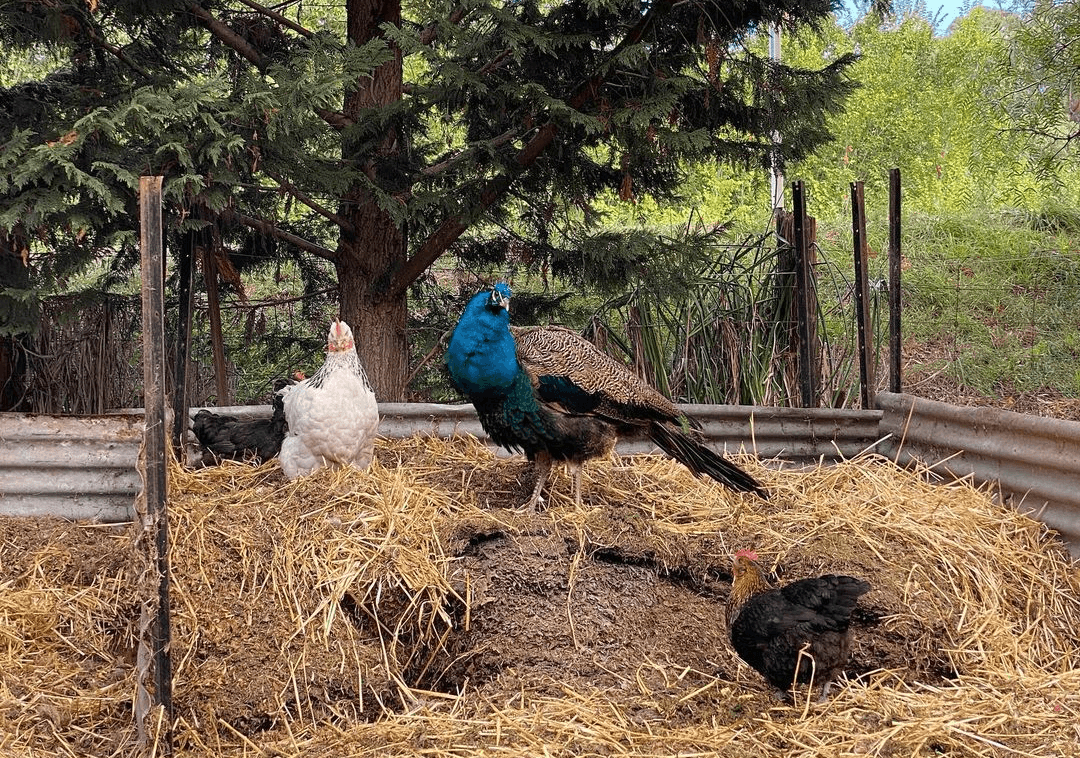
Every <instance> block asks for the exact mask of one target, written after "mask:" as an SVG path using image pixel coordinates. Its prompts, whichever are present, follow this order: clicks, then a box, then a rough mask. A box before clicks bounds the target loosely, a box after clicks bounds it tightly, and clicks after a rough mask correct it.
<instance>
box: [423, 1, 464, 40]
mask: <svg viewBox="0 0 1080 758" xmlns="http://www.w3.org/2000/svg"><path fill="white" fill-rule="evenodd" d="M463 18H465V8H464V7H462V6H460V5H458V6H455V7H454V10H452V11H450V16H449V18H448V19H447V20H448V21H449V22H450V23H451V24H460V23H461V20H462V19H463ZM435 30H436V26H435V24H431V25H430V26H428V27H426V28H425V29H424V31H422V32H420V44H421V45H430V44H431V43H433V42H434V41H435V38H436V36H438V32H437V31H435Z"/></svg>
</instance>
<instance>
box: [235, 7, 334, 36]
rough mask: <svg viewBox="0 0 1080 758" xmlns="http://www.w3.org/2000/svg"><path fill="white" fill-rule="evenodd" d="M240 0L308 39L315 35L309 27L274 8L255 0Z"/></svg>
mask: <svg viewBox="0 0 1080 758" xmlns="http://www.w3.org/2000/svg"><path fill="white" fill-rule="evenodd" d="M240 2H241V3H243V4H244V5H246V6H247V7H249V8H251V9H252V10H254V11H256V12H257V13H261V14H262V15H264V16H266V17H267V18H272V19H273V20H274V21H277V22H278V23H279V24H281V25H282V26H287V27H289V28H290V29H292V30H293V31H294V32H296V33H297V34H300V35H302V36H304V37H307V38H308V39H311V38H312V37H314V36H315V33H314V32H312V31H311V30H310V29H305V28H304V27H302V26H300V24H298V23H296V22H295V21H290V20H289V19H287V18H285V16H283V15H281V14H280V13H278V12H277V11H275V10H271V9H269V8H267V7H265V6H262V5H259V4H258V3H256V2H255V0H240Z"/></svg>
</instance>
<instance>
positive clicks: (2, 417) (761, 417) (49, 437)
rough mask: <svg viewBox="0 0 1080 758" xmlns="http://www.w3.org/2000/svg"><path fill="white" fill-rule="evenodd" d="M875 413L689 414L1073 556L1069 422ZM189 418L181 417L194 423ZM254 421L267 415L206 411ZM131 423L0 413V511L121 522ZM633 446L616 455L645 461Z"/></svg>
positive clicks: (465, 409)
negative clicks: (1028, 534) (985, 495)
mask: <svg viewBox="0 0 1080 758" xmlns="http://www.w3.org/2000/svg"><path fill="white" fill-rule="evenodd" d="M878 406H879V408H880V410H871V411H862V410H835V409H803V408H760V407H753V406H741V405H688V406H683V407H684V409H685V410H686V412H687V413H688V414H689V415H691V416H692V417H694V418H695V419H697V420H698V421H699V422H700V423H701V425H702V431H703V432H704V434H705V436H706V438H707V439H708V440H709V442H710V444H712V445H713V446H714V447H715V448H716V449H718V450H727V451H732V452H734V451H739V450H747V451H749V452H753V453H755V454H757V455H758V456H760V457H762V458H767V459H768V458H782V459H784V460H791V461H799V462H809V461H817V460H836V459H838V458H841V457H843V458H853V457H855V456H856V455H858V454H859V453H861V452H863V451H865V450H869V449H873V450H876V451H877V452H880V453H882V454H883V455H886V456H888V457H889V458H892V459H895V460H897V461H898V462H900V463H902V464H903V463H907V462H908V461H910V460H913V459H916V458H917V459H919V460H920V461H922V462H923V463H924V464H926V465H928V466H931V467H936V468H937V470H940V471H941V472H942V473H944V474H946V475H953V476H958V477H960V476H972V477H973V478H974V479H975V480H976V481H979V482H1000V485H1001V492H1002V494H1003V495H1005V496H1006V498H1008V499H1009V500H1011V502H1013V503H1014V504H1015V505H1016V506H1017V507H1020V508H1022V509H1024V510H1025V511H1032V512H1033V513H1034V514H1035V515H1036V516H1037V517H1038V518H1040V519H1042V520H1043V521H1044V522H1046V523H1047V525H1049V526H1050V527H1052V528H1054V529H1056V530H1058V531H1059V532H1060V533H1061V534H1062V536H1063V537H1064V538H1065V539H1066V541H1067V542H1069V543H1070V544H1071V547H1072V550H1073V552H1074V554H1076V555H1078V556H1080V423H1078V422H1072V421H1060V420H1057V419H1048V418H1039V417H1035V416H1025V415H1022V414H1019V413H1012V412H1010V411H1002V410H998V409H995V408H966V407H959V406H953V405H948V404H946V403H937V402H934V401H929V400H922V399H920V398H916V397H912V396H910V395H894V394H892V393H882V394H880V395H879V396H878ZM197 410H198V409H197V408H196V409H192V414H194V413H195V412H196V411H197ZM213 410H215V412H220V413H228V414H230V415H235V416H241V417H251V418H257V417H260V416H265V415H267V414H268V413H269V408H268V407H234V408H216V409H213ZM379 411H380V413H381V414H382V417H383V419H382V424H381V426H380V433H381V434H383V435H384V436H386V437H390V438H400V437H406V436H409V435H412V434H417V433H421V434H433V435H438V436H443V437H446V436H451V435H453V434H472V435H475V436H477V437H479V438H481V439H484V440H486V439H487V437H486V435H485V434H484V432H483V429H481V428H480V424H479V421H478V420H477V418H476V414H475V413H474V412H473V409H472V406H469V405H436V404H421V403H383V404H380V406H379ZM141 432H142V417H141V414H139V413H120V414H113V415H106V416H94V417H71V416H46V415H32V414H31V415H28V414H11V413H0V513H4V514H15V515H46V514H49V515H57V516H62V517H65V518H72V519H87V518H89V519H98V520H102V521H124V520H127V519H129V518H131V517H132V514H133V510H132V503H133V500H134V498H135V495H136V494H137V493H138V490H139V486H140V482H139V477H138V475H137V473H136V461H137V458H138V452H139V444H140V441H141ZM652 449H653V448H652V447H651V446H650V445H649V444H647V443H642V442H631V443H621V444H620V446H619V450H620V452H623V453H637V452H648V451H650V450H652Z"/></svg>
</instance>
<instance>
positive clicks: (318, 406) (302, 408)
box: [278, 321, 379, 479]
mask: <svg viewBox="0 0 1080 758" xmlns="http://www.w3.org/2000/svg"><path fill="white" fill-rule="evenodd" d="M281 392H282V394H283V395H284V401H285V420H286V422H287V423H288V426H289V431H288V434H287V435H286V436H285V439H284V440H282V442H281V452H280V453H279V454H278V459H279V460H280V461H281V469H282V471H284V472H285V476H286V477H287V478H289V479H295V478H296V477H298V476H304V475H307V474H310V473H312V472H314V471H317V470H318V469H320V468H322V467H323V466H346V465H351V466H355V467H357V468H367V467H368V465H370V464H371V459H372V457H373V456H374V454H375V435H376V434H377V433H378V430H379V406H378V403H377V402H376V400H375V393H374V392H373V391H372V389H371V385H370V384H368V380H367V375H366V374H365V373H364V367H363V366H361V365H360V359H359V357H357V355H356V344H355V343H354V342H353V333H352V329H350V328H349V325H348V324H346V323H345V322H344V321H335V322H334V323H333V324H331V325H330V334H329V336H328V337H327V341H326V362H325V363H323V365H322V368H320V369H319V370H318V371H317V372H316V373H315V375H314V376H312V377H311V378H310V379H305V380H304V381H302V382H298V383H296V384H293V385H290V386H288V387H285V388H284V389H283V390H281Z"/></svg>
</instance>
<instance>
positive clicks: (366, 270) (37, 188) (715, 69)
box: [0, 0, 853, 400]
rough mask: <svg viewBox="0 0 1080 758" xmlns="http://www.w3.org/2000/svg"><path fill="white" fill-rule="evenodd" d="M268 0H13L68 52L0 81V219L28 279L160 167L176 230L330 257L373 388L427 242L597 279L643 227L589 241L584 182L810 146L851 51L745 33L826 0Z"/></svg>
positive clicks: (0, 17)
mask: <svg viewBox="0 0 1080 758" xmlns="http://www.w3.org/2000/svg"><path fill="white" fill-rule="evenodd" d="M286 7H287V6H286ZM277 8H278V10H274V9H271V8H268V7H265V6H262V5H260V4H259V3H257V2H255V0H202V1H201V2H196V1H195V0H53V1H52V2H50V3H8V4H4V6H3V7H2V8H0V35H2V36H3V37H4V38H5V39H7V40H8V42H9V43H10V49H12V50H14V51H20V52H25V51H27V50H29V49H44V50H46V51H48V53H49V54H52V55H55V56H57V57H58V58H60V59H61V60H62V61H63V65H62V66H61V67H59V68H58V69H57V70H56V71H54V72H53V73H51V74H50V75H49V76H46V77H40V78H36V79H33V80H28V81H22V82H19V83H16V84H13V85H11V86H8V87H6V88H5V89H4V90H3V91H2V92H0V108H2V112H3V113H4V119H3V120H2V121H0V231H4V230H6V234H8V235H9V236H11V235H13V234H19V235H22V237H23V238H24V239H25V240H27V241H28V242H29V245H30V247H31V248H32V250H31V259H32V260H33V261H35V263H36V265H37V266H38V269H37V270H35V275H36V276H37V280H38V282H39V283H47V282H48V281H49V280H54V279H57V278H59V277H63V276H64V275H65V274H66V272H68V271H69V270H71V268H72V267H75V266H78V265H80V264H82V263H84V262H85V261H86V260H88V259H94V258H99V257H102V256H106V255H111V256H113V257H114V258H115V260H116V265H117V266H118V267H121V268H122V265H123V264H124V262H125V261H130V259H131V257H132V256H131V250H132V246H133V243H134V240H135V230H134V227H133V223H134V220H135V219H137V214H136V213H135V201H136V198H135V191H136V186H137V177H138V175H140V174H146V173H157V174H163V175H165V176H166V184H165V196H166V200H167V202H168V211H169V218H170V224H171V228H172V229H173V230H175V231H176V232H190V233H196V232H198V233H200V234H202V235H203V236H202V237H201V239H202V240H203V242H202V243H201V244H204V245H205V246H209V247H214V248H221V247H223V246H225V247H231V248H233V249H234V250H235V249H237V248H240V247H244V248H245V249H248V250H254V251H256V252H257V255H255V257H256V258H257V257H259V256H263V257H275V256H282V255H292V256H294V257H297V258H303V257H315V258H318V259H322V260H325V261H328V262H330V263H331V264H332V265H333V267H334V269H335V274H336V279H337V284H338V290H339V293H340V313H341V316H342V318H344V319H346V320H347V321H349V322H350V324H352V326H353V330H354V332H355V333H356V334H357V335H358V342H359V348H360V352H361V357H362V360H363V361H364V363H365V365H366V366H367V368H368V372H369V374H370V375H371V376H372V378H373V381H374V383H375V387H376V391H377V393H378V395H379V397H380V398H381V399H384V400H390V399H398V398H400V397H402V395H403V391H404V382H405V377H406V375H407V369H408V349H407V344H406V331H407V330H406V315H407V314H406V302H407V294H408V291H409V288H410V287H411V286H412V285H413V284H414V283H417V282H418V281H419V280H421V279H422V278H423V277H424V276H425V275H426V272H427V271H428V269H429V267H431V265H432V264H433V263H434V262H435V261H436V260H438V259H439V258H440V257H441V256H444V255H446V254H447V253H448V252H452V253H455V254H458V255H460V256H463V257H466V258H468V256H469V255H470V254H474V256H475V255H480V257H481V258H482V259H483V260H485V261H487V262H488V263H495V264H498V262H499V261H501V260H505V258H506V257H507V255H509V254H511V253H514V254H515V255H518V253H520V251H517V252H515V250H516V247H520V246H521V245H522V244H523V241H524V244H526V246H527V247H528V248H529V249H528V255H527V256H525V257H527V258H528V260H529V261H530V263H531V265H534V266H537V267H541V266H546V267H549V268H550V270H552V271H554V272H556V273H561V274H565V275H568V276H570V277H572V281H574V282H577V283H579V284H581V285H583V286H584V285H588V284H590V283H596V282H600V281H604V282H605V283H606V284H609V285H611V284H613V283H614V282H616V281H617V279H618V278H619V277H620V276H626V275H628V274H629V273H631V272H633V271H635V270H637V269H639V268H640V267H641V266H643V265H646V264H647V262H648V260H649V255H650V249H651V248H650V242H649V240H648V238H647V235H638V236H636V237H635V239H634V240H633V242H632V243H630V244H626V243H625V242H623V241H615V240H612V239H611V235H605V234H599V235H598V236H596V239H591V237H592V232H591V230H590V229H591V228H590V226H589V222H590V221H591V220H592V219H594V218H595V212H594V210H593V209H592V206H591V203H592V201H593V199H594V198H595V197H597V196H598V195H599V194H601V193H603V192H609V193H611V192H613V193H616V194H618V195H619V196H620V197H621V198H623V199H629V198H630V197H647V196H652V197H656V198H661V199H664V198H671V197H674V196H676V195H677V194H678V192H679V189H680V183H681V180H682V178H683V176H684V167H685V166H686V165H689V162H691V161H712V162H716V161H728V162H735V163H742V164H744V165H750V164H753V165H763V164H764V162H765V160H766V156H767V154H768V152H769V149H770V141H769V135H770V134H771V133H772V132H773V131H774V130H780V131H781V132H783V133H785V134H787V135H790V137H789V138H787V139H785V141H784V144H783V154H782V156H781V157H782V158H783V159H785V160H798V159H801V158H804V157H806V156H807V155H808V154H809V153H810V152H811V151H812V150H813V149H814V148H815V147H817V146H818V145H820V144H822V143H823V142H825V141H827V140H828V138H829V133H828V130H827V128H826V123H825V118H826V116H827V115H828V114H829V113H835V112H836V111H837V110H838V109H839V108H840V107H841V105H842V103H843V101H844V98H845V97H846V96H847V95H848V93H849V92H850V91H851V89H852V86H853V85H852V83H851V82H850V81H849V79H848V77H847V71H848V69H849V68H850V65H851V63H852V61H853V58H852V57H851V56H839V57H837V58H836V59H834V60H833V61H832V62H831V63H829V64H827V65H818V66H815V67H812V68H800V67H793V66H787V65H774V64H771V63H770V62H769V61H768V60H767V59H766V58H765V57H763V56H762V55H760V54H758V53H757V52H756V51H754V50H753V49H752V48H751V47H750V46H749V45H748V44H747V43H748V40H749V38H750V37H751V35H752V34H753V33H754V31H755V30H756V29H758V28H759V27H761V26H763V25H765V24H768V23H779V24H781V25H782V26H783V27H784V28H785V29H787V30H788V31H794V30H796V29H799V28H802V27H804V26H807V25H815V24H820V23H822V22H825V21H827V20H828V19H829V13H830V10H831V9H832V6H831V0H811V1H810V2H804V1H802V0H798V1H797V0H761V1H757V2H754V1H751V2H746V3H728V2H716V1H715V0H713V1H705V2H692V3H676V2H673V1H672V0H658V1H657V2H649V3H642V2H639V1H638V0H593V1H590V2H585V1H584V0H567V1H566V2H557V3H540V2H537V0H505V1H504V0H466V1H465V2H461V3H457V4H454V3H446V2H431V0H414V1H413V2H409V3H408V4H405V3H402V0H345V2H344V3H343V4H342V5H341V6H340V7H333V8H327V7H326V6H320V7H318V8H317V9H314V10H313V11H310V12H305V13H299V14H293V15H291V16H288V17H287V16H286V15H284V14H283V13H282V10H283V9H284V8H283V7H282V6H277ZM316 14H324V15H323V16H318V15H316ZM565 219H573V221H572V222H571V223H568V224H566V225H564V221H563V220H565ZM518 257H519V258H520V257H521V256H520V255H518ZM474 259H475V258H474ZM474 259H470V260H474Z"/></svg>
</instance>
